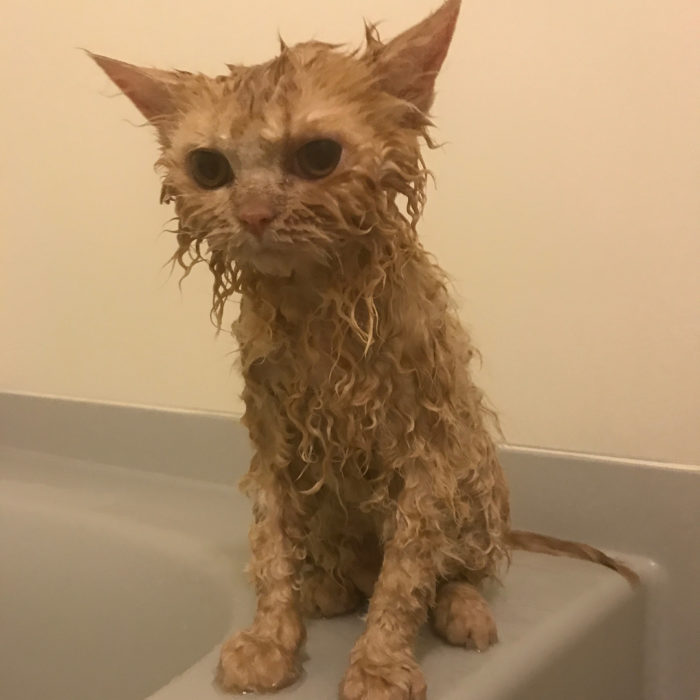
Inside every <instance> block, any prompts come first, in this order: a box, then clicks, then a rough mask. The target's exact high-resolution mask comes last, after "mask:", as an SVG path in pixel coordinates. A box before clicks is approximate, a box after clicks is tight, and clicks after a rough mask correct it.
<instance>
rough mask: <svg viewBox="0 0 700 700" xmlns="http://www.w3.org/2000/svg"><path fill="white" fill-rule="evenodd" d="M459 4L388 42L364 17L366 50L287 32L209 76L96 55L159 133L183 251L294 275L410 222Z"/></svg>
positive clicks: (221, 265) (183, 256)
mask: <svg viewBox="0 0 700 700" xmlns="http://www.w3.org/2000/svg"><path fill="white" fill-rule="evenodd" d="M459 4H460V2H459V0H447V2H445V3H444V4H443V6H442V7H441V8H440V9H439V10H437V11H436V12H435V13H434V14H432V15H430V16H429V17H428V18H427V19H425V20H424V21H423V22H421V23H419V24H418V25H416V26H414V27H413V28H411V29H409V30H408V31H406V32H404V33H403V34H401V35H399V36H398V37H396V38H395V39H393V40H392V41H390V42H388V43H386V44H385V43H382V42H381V41H380V40H379V37H378V35H377V32H376V30H375V29H374V27H372V26H368V27H367V32H366V39H367V43H366V46H365V48H364V49H363V50H362V51H355V52H352V53H348V52H344V51H342V50H339V49H338V47H334V46H331V45H328V44H323V43H320V42H314V41H312V42H307V43H303V44H298V45H296V46H293V47H287V46H285V45H284V44H283V45H282V47H281V52H280V55H279V56H278V57H276V58H275V59H273V60H271V61H269V62H267V63H264V64H261V65H256V66H250V67H247V66H229V73H228V74H226V75H223V76H218V77H214V78H211V77H207V76H204V75H201V74H193V73H187V72H182V71H165V70H156V69H150V68H141V67H137V66H133V65H130V64H127V63H123V62H121V61H117V60H114V59H111V58H106V57H104V56H98V55H92V57H93V58H94V59H95V61H96V62H97V63H98V64H99V65H100V66H101V67H102V68H103V69H104V70H105V72H106V73H107V75H108V76H109V77H110V78H111V79H112V80H113V81H114V82H115V83H116V84H117V86H118V87H119V88H120V89H121V90H122V91H123V92H124V94H126V95H127V96H128V97H129V98H130V99H131V100H132V101H133V103H134V104H135V105H136V107H137V108H138V109H139V110H140V111H141V113H142V114H143V115H144V116H145V117H146V118H147V119H148V120H149V121H150V122H151V123H152V124H153V125H154V126H155V127H156V129H157V131H158V136H159V140H160V144H161V147H162V154H161V158H160V159H159V161H158V163H159V165H160V166H161V167H162V171H163V197H164V199H165V200H168V201H170V200H172V201H174V202H175V207H176V212H177V215H178V219H179V228H180V231H179V234H178V241H179V244H180V250H179V253H178V255H177V257H178V258H179V259H180V262H183V264H185V265H187V263H186V262H185V261H186V260H187V259H194V260H197V259H201V258H203V257H205V258H206V259H207V260H208V261H209V264H210V266H212V270H213V271H214V272H215V274H217V269H216V268H218V274H222V270H223V269H227V268H229V267H237V268H249V269H252V270H256V271H257V272H259V273H263V274H268V275H278V276H288V275H290V274H292V273H293V272H294V271H298V272H301V271H303V270H308V269H309V266H310V265H319V264H321V265H327V264H331V263H332V262H333V261H334V260H335V261H337V260H342V258H343V257H344V256H346V255H357V254H358V251H359V250H361V249H362V247H363V246H364V245H365V244H366V242H367V241H369V240H372V241H374V245H376V241H377V239H380V238H382V237H385V238H387V239H388V238H390V237H391V236H392V235H394V232H395V231H396V230H397V227H398V228H399V229H400V228H401V225H403V226H404V228H405V227H408V228H409V229H410V228H411V225H412V224H414V223H415V220H416V219H417V217H418V215H419V213H420V209H421V206H422V203H423V186H424V183H425V176H426V171H425V168H424V166H423V162H422V159H421V156H420V149H419V142H420V139H421V137H425V136H426V127H427V126H428V125H429V121H428V117H427V112H428V110H429V108H430V106H431V104H432V101H433V96H434V84H435V78H436V76H437V73H438V70H439V69H440V67H441V65H442V63H443V60H444V58H445V55H446V53H447V49H448V46H449V43H450V40H451V37H452V34H453V31H454V27H455V23H456V20H457V14H458V12H459ZM406 214H407V217H406ZM407 222H408V223H407ZM187 256H192V258H188V257H187Z"/></svg>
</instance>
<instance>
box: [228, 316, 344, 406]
mask: <svg viewBox="0 0 700 700" xmlns="http://www.w3.org/2000/svg"><path fill="white" fill-rule="evenodd" d="M236 335H237V337H238V342H239V345H240V349H241V361H242V365H243V367H242V368H243V374H244V377H245V378H246V380H247V381H251V382H254V383H255V384H258V385H262V386H264V387H266V388H267V389H269V390H270V391H272V392H273V393H274V394H278V395H284V394H290V393H292V394H299V393H301V392H302V391H304V390H306V389H313V393H315V394H318V393H322V392H323V390H324V387H326V386H329V387H330V386H333V385H334V384H335V383H336V382H338V381H339V380H341V379H342V378H343V377H345V376H346V375H347V374H348V373H352V371H353V365H354V355H355V349H354V346H355V345H356V343H355V342H353V340H352V339H351V338H348V337H346V336H347V334H343V333H338V326H337V322H336V321H335V319H332V318H323V317H321V318H305V317H299V316H294V315H292V314H291V313H290V312H288V315H285V314H283V313H281V312H279V311H277V312H276V313H275V314H274V316H273V315H272V314H269V315H266V316H264V317H263V316H261V315H260V314H259V313H256V310H255V309H247V310H246V309H242V310H241V318H240V320H239V323H238V327H237V333H236Z"/></svg>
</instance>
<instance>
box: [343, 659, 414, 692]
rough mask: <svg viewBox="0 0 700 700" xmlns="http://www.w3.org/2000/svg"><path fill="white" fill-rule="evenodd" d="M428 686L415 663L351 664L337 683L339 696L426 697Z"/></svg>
mask: <svg viewBox="0 0 700 700" xmlns="http://www.w3.org/2000/svg"><path fill="white" fill-rule="evenodd" d="M426 693H427V686H426V684H425V678H424V677H423V673H422V672H421V670H420V668H419V667H418V664H416V663H415V662H414V661H412V662H410V663H385V664H381V665H380V664H376V663H372V662H366V661H364V660H363V659H362V658H359V659H356V660H355V661H353V662H352V663H351V664H350V667H349V668H348V670H347V672H346V673H345V678H343V682H342V683H341V684H340V700H426Z"/></svg>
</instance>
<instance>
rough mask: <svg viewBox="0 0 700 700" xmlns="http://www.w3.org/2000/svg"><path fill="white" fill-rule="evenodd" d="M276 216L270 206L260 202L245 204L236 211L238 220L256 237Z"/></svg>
mask: <svg viewBox="0 0 700 700" xmlns="http://www.w3.org/2000/svg"><path fill="white" fill-rule="evenodd" d="M276 215H277V212H276V211H275V210H274V209H273V207H272V205H271V204H268V203H267V202H260V201H252V202H246V203H245V204H243V206H241V208H240V209H239V210H238V218H239V220H240V221H241V222H242V223H244V224H245V225H246V226H247V227H248V228H249V229H250V230H251V231H252V232H253V233H255V234H256V235H258V236H259V235H260V234H261V233H262V232H263V231H264V230H265V227H266V226H268V224H270V222H271V221H272V220H273V219H274V218H275V216H276Z"/></svg>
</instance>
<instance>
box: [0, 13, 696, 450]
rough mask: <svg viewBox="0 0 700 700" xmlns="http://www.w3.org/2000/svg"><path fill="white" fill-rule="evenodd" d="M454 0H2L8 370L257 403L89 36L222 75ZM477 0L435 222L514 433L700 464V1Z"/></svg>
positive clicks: (40, 378) (168, 395) (10, 381)
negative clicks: (176, 242) (180, 267)
mask: <svg viewBox="0 0 700 700" xmlns="http://www.w3.org/2000/svg"><path fill="white" fill-rule="evenodd" d="M435 1H436V0H410V1H409V0H374V1H373V2H369V1H368V0H354V1H352V2H343V3H340V2H325V3H322V2H318V1H317V0H316V1H313V0H297V1H296V2H288V0H267V1H264V2H259V3H250V2H245V3H244V2H242V1H240V2H239V1H238V0H201V1H200V2H196V3H195V2H183V3H175V2H171V1H170V0H167V1H166V0H148V2H140V3H124V2H117V1H116V0H103V1H102V2H85V1H81V0H64V1H63V2H60V3H59V2H46V3H41V4H39V5H37V4H32V3H26V2H19V0H5V1H4V2H3V12H2V15H3V20H2V25H1V28H0V32H1V33H2V37H0V42H1V43H0V46H1V48H0V51H1V52H2V61H1V62H0V71H2V88H3V97H2V115H1V118H2V124H1V126H2V131H1V133H2V141H3V148H2V158H0V168H1V169H2V187H1V188H0V196H1V197H2V202H1V203H0V236H1V243H2V245H1V247H0V263H1V265H2V273H1V276H0V295H1V296H0V303H1V308H0V328H1V329H2V331H1V332H2V342H1V343H0V389H4V390H11V391H22V392H35V393H42V394H43V393H48V394H57V395H62V396H71V397H85V398H95V399H107V400H111V401H120V402H136V403H145V404H156V405H166V406H182V407H198V408H206V409H216V410H231V409H238V408H240V404H239V401H238V399H237V398H236V397H237V394H238V391H239V388H240V383H239V380H238V378H237V377H236V376H235V372H233V371H232V370H231V363H232V359H233V358H232V356H231V354H230V353H231V351H232V349H233V346H232V343H231V341H230V338H228V337H226V336H221V337H220V338H219V339H215V338H214V333H213V329H212V327H211V326H210V325H209V322H208V316H207V312H208V280H207V277H206V274H204V270H202V271H200V274H197V275H194V276H193V277H192V278H191V279H190V280H189V281H188V282H187V283H186V284H185V286H184V289H183V292H182V294H181V293H180V292H179V291H178V288H177V284H176V281H175V279H174V278H173V279H168V274H167V271H164V270H162V269H160V266H161V265H162V264H163V263H164V262H165V261H166V260H167V258H168V257H169V255H170V253H171V251H172V243H173V242H172V236H171V234H167V233H163V234H162V235H159V231H161V229H162V227H163V224H164V222H165V220H166V219H167V216H168V213H167V211H166V210H165V209H164V208H161V207H159V206H158V204H157V197H158V181H157V178H156V176H155V175H154V174H153V172H152V170H151V162H152V161H153V160H154V157H155V149H154V145H153V137H152V134H151V133H150V131H149V130H148V129H136V128H133V127H132V126H130V123H129V122H132V123H137V122H138V121H139V118H138V115H137V113H136V111H135V110H134V109H133V108H132V107H131V106H130V105H129V104H128V102H127V100H126V99H124V98H123V97H116V98H115V99H108V98H110V97H111V96H112V95H114V93H115V91H114V90H113V89H112V87H111V86H110V85H109V84H108V82H107V80H106V78H104V77H103V76H102V75H101V74H100V73H99V72H98V70H97V69H96V67H95V66H93V65H91V63H90V62H89V61H88V60H87V58H86V57H85V56H84V55H83V54H82V53H81V52H79V51H78V50H76V47H79V46H84V47H88V48H90V49H92V50H95V51H98V52H101V53H105V54H108V55H113V56H116V57H120V58H124V59H126V60H129V61H133V62H137V63H138V62H141V63H144V64H158V65H161V66H164V67H168V66H176V67H182V68H189V69H199V70H204V71H220V70H221V69H222V68H223V63H224V62H226V61H228V62H235V61H245V62H254V61H257V60H262V59H265V58H267V57H269V56H270V55H271V54H272V52H273V51H275V48H276V30H277V28H278V27H279V29H280V30H281V31H282V33H283V35H284V36H285V38H287V40H288V41H298V40H302V39H305V38H308V37H310V36H317V37H319V38H325V39H328V40H331V41H344V40H351V41H353V42H355V41H358V40H359V38H360V36H361V24H360V19H361V17H362V16H363V15H367V16H369V17H370V18H373V19H382V18H388V19H387V21H386V22H385V23H384V24H383V25H382V29H383V32H384V33H385V35H390V34H393V33H394V32H395V31H398V30H399V29H401V28H404V27H405V26H407V25H408V24H409V23H411V22H413V21H416V20H418V19H419V18H420V17H421V16H422V15H423V14H424V13H426V12H427V11H428V10H429V9H431V7H433V6H434V5H435ZM464 2H465V6H464V9H463V13H462V17H461V21H460V24H459V27H458V31H457V35H456V37H455V43H454V46H453V50H452V52H451V54H450V57H449V59H448V62H447V64H446V68H445V71H444V74H443V76H442V78H441V81H440V83H439V89H440V94H439V97H438V100H437V103H436V107H435V113H436V117H437V120H438V124H439V127H440V128H439V131H437V132H436V136H437V138H438V139H440V140H442V141H444V142H446V143H447V145H446V146H445V148H444V149H442V150H441V151H439V152H435V153H432V154H431V155H430V165H431V166H432V167H433V169H434V170H435V173H436V175H437V179H438V186H439V187H438V190H437V191H436V192H432V193H431V200H430V204H429V207H428V211H427V214H426V220H425V223H424V225H423V231H424V237H425V240H426V242H427V244H428V246H429V247H430V248H431V249H433V250H434V251H435V252H436V254H437V256H438V258H439V259H440V260H441V262H442V263H443V265H444V266H445V267H447V269H448V270H449V271H450V273H451V274H452V275H453V277H454V280H455V284H456V288H457V290H458V293H459V295H460V299H461V303H462V306H463V309H464V319H465V321H466V322H467V324H468V325H469V327H470V328H471V329H472V331H473V333H474V336H475V338H476V339H477V342H478V344H479V345H480V347H481V349H482V350H483V354H484V358H485V361H484V368H483V371H482V372H481V373H480V381H481V382H482V384H483V385H484V386H485V387H486V389H487V391H488V393H489V395H490V397H491V399H492V402H493V403H494V404H495V405H496V406H497V408H498V409H499V410H500V412H501V414H502V417H503V423H504V428H505V431H506V435H507V438H508V440H509V441H510V442H513V443H521V444H527V445H537V446H548V447H554V448H561V449H571V450H582V451H587V452H600V453H610V454H615V455H626V456H638V457H646V458H652V459H660V460H668V461H676V462H700V430H699V429H698V428H699V427H700V399H699V398H698V397H699V396H700V363H699V362H698V359H699V358H700V319H699V314H698V306H700V304H699V302H700V282H699V280H698V274H697V269H698V267H699V265H698V263H699V262H700V223H699V222H700V205H699V201H700V200H699V197H698V185H699V184H700V129H699V127H698V125H699V124H700V91H699V86H700V80H699V78H700V75H699V71H698V66H700V50H699V49H700V42H697V29H698V20H699V19H700V12H699V10H698V8H699V7H700V6H698V3H697V2H696V1H695V0H665V1H664V2H661V1H658V2H655V3H652V2H645V1H642V0H617V1H616V2H609V1H607V0H594V1H593V2H583V1H579V2H550V1H547V2H545V1H544V0H533V1H528V2H522V1H521V2H510V1H508V2H506V1H505V0H464ZM239 8H245V14H243V13H242V12H241V11H240V10H239Z"/></svg>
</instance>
